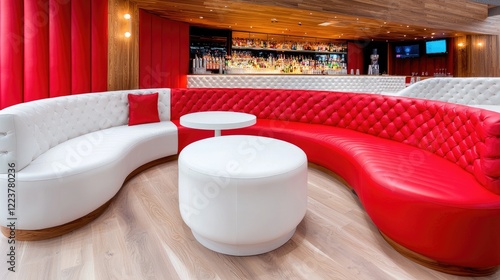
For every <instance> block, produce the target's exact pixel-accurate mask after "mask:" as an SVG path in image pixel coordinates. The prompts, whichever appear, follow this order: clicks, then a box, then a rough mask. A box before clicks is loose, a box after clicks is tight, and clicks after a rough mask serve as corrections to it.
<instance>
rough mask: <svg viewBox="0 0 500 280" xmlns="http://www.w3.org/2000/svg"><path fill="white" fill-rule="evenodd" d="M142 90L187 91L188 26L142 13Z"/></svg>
mask: <svg viewBox="0 0 500 280" xmlns="http://www.w3.org/2000/svg"><path fill="white" fill-rule="evenodd" d="M139 38H140V39H139V41H140V42H141V44H140V49H139V87H140V88H154V87H186V86H187V74H188V71H189V24H187V23H181V22H177V21H171V20H167V19H163V18H161V17H158V16H156V15H152V14H149V13H148V12H146V11H143V10H140V12H139Z"/></svg>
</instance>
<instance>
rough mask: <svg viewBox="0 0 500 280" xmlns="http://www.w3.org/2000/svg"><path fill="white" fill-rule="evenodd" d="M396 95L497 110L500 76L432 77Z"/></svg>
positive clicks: (498, 106) (499, 96)
mask: <svg viewBox="0 0 500 280" xmlns="http://www.w3.org/2000/svg"><path fill="white" fill-rule="evenodd" d="M396 95H399V96H407V97H414V98H423V99H432V100H439V101H445V102H450V103H458V104H464V105H469V106H473V107H479V108H483V109H489V110H493V111H497V110H498V109H499V108H500V78H431V79H426V80H423V81H420V82H417V83H415V84H412V85H411V86H409V87H407V88H405V89H403V90H401V91H399V92H398V93H397V94H396Z"/></svg>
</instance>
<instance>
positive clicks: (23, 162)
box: [0, 89, 178, 230]
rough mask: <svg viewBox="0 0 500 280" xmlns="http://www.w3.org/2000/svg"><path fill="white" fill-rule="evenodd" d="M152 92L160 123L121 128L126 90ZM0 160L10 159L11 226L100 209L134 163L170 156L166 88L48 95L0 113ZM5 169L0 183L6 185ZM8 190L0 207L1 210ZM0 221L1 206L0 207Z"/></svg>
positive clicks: (49, 223)
mask: <svg viewBox="0 0 500 280" xmlns="http://www.w3.org/2000/svg"><path fill="white" fill-rule="evenodd" d="M151 92H158V93H159V102H158V103H159V104H158V109H159V114H160V120H161V122H158V123H151V124H143V125H135V126H128V125H127V123H128V99H127V94H128V93H134V94H144V93H151ZM0 149H1V150H0V151H1V153H0V165H3V166H7V164H8V163H9V162H15V163H16V207H17V209H16V215H17V218H18V220H17V228H18V229H24V230H36V229H44V228H50V227H54V226H58V225H62V224H65V223H68V222H71V221H73V220H76V219H78V218H80V217H82V216H85V215H86V214H88V213H90V212H92V211H93V210H95V209H97V208H99V207H100V206H101V205H103V204H104V203H105V202H106V201H108V200H110V199H111V198H112V197H113V196H114V195H115V194H116V193H117V192H118V190H119V189H120V187H121V186H122V184H123V181H124V180H125V178H126V177H127V176H128V174H130V173H131V172H132V171H133V170H134V169H136V168H137V167H139V166H141V165H143V164H145V163H148V162H151V161H153V160H155V159H158V158H162V157H166V156H169V155H173V154H176V153H177V149H178V137H177V127H176V126H175V125H174V124H173V123H172V122H170V89H147V90H126V91H113V92H102V93H90V94H81V95H72V96H64V97H58V98H49V99H43V100H37V101H32V102H27V103H22V104H18V105H15V106H12V107H9V108H6V109H4V110H2V111H0ZM6 171H7V169H6V168H2V169H1V170H0V174H1V173H3V174H1V175H0V184H1V185H2V186H7V174H5V173H6ZM6 202H7V192H6V191H5V192H0V207H1V208H2V209H7V206H6ZM0 220H1V221H2V223H6V221H7V211H1V212H0Z"/></svg>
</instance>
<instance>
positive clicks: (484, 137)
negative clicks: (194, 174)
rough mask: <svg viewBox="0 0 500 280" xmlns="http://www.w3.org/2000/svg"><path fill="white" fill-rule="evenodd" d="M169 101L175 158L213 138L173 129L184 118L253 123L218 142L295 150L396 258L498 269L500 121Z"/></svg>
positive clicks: (445, 112)
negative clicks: (326, 173) (341, 187)
mask: <svg viewBox="0 0 500 280" xmlns="http://www.w3.org/2000/svg"><path fill="white" fill-rule="evenodd" d="M171 98H172V105H171V106H172V108H171V119H172V120H173V121H174V123H176V124H177V125H178V127H179V149H180V150H181V149H182V148H183V147H185V146H186V145H187V144H189V143H191V142H193V141H195V140H197V139H200V138H204V137H209V136H211V135H212V133H213V132H209V131H199V130H192V129H188V128H185V127H182V126H180V125H179V118H180V116H182V115H184V114H186V113H191V112H198V111H220V110H226V111H238V112H246V113H251V114H254V115H256V116H257V119H258V121H257V124H256V125H254V126H252V127H248V128H244V129H239V130H233V131H225V134H256V135H263V136H269V137H274V138H279V139H283V140H285V141H288V142H291V143H294V144H296V145H298V146H299V147H301V148H302V149H303V150H304V151H305V152H306V154H307V156H308V160H309V161H310V162H312V163H316V164H318V165H321V166H323V167H325V168H327V169H329V170H331V171H332V172H334V173H336V174H338V175H339V176H341V177H342V178H343V179H344V180H345V181H346V182H347V183H348V184H349V186H350V187H352V188H353V189H354V190H355V192H356V193H357V195H358V197H359V199H360V201H361V203H362V204H363V205H364V207H365V210H366V212H367V213H368V215H369V216H370V217H371V219H372V220H373V222H374V224H375V225H376V226H377V227H378V228H379V230H380V231H381V232H382V233H383V234H384V237H385V238H386V239H387V240H388V241H391V242H394V243H395V244H392V245H393V246H394V245H398V246H401V248H399V250H400V251H402V250H406V249H408V250H409V252H410V254H408V255H410V256H412V257H414V258H415V259H417V261H420V262H424V263H425V261H428V262H435V264H436V265H438V266H440V267H434V268H436V269H439V270H441V271H445V272H449V273H456V274H462V275H465V274H467V271H469V272H470V274H471V275H474V274H475V272H479V273H481V272H480V271H483V273H484V274H488V273H492V272H493V271H494V269H496V267H497V266H498V265H500V178H499V177H500V138H499V137H500V114H498V113H494V112H490V111H485V110H480V109H475V108H471V107H467V106H462V105H456V104H450V103H443V102H438V101H431V100H422V99H411V98H402V97H389V96H382V95H371V94H370V95H368V94H356V93H339V92H320V91H304V90H272V89H269V90H268V89H199V88H198V89H172V92H171ZM223 134H224V132H223ZM180 150H179V151H180ZM411 254H414V255H411ZM422 259H425V261H422ZM427 259H428V260H427ZM427 265H428V266H432V264H429V263H427ZM453 266H456V267H460V268H465V270H461V271H460V272H457V271H454V269H455V268H453ZM443 267H444V268H443ZM464 271H465V272H464ZM485 271H486V272H485Z"/></svg>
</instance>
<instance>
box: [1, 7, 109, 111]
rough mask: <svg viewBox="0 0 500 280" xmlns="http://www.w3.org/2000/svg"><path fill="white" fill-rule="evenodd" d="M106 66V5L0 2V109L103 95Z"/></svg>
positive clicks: (105, 87)
mask: <svg viewBox="0 0 500 280" xmlns="http://www.w3.org/2000/svg"><path fill="white" fill-rule="evenodd" d="M107 60H108V1H103V0H1V1H0V108H5V107H8V106H11V105H13V104H17V103H21V102H25V101H31V100H36V99H41V98H47V97H54V96H62V95H68V94H75V93H82V92H95V91H105V90H106V89H107V76H108V75H107V71H108V66H107Z"/></svg>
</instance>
